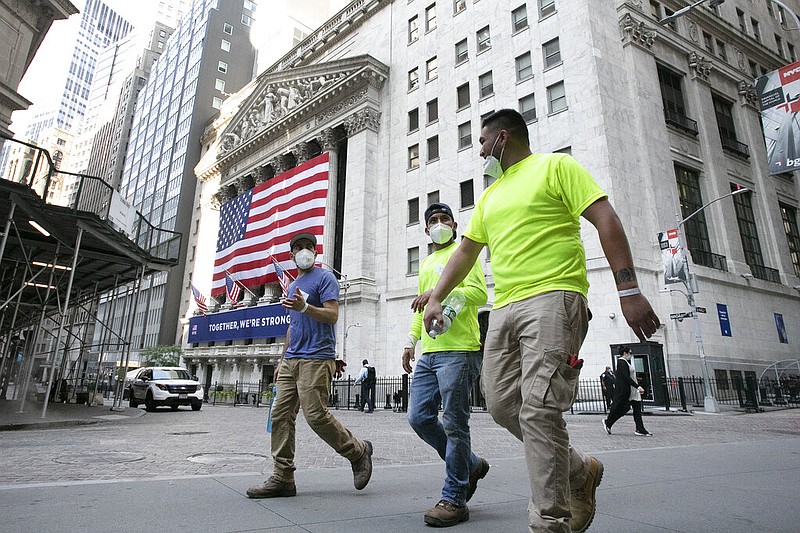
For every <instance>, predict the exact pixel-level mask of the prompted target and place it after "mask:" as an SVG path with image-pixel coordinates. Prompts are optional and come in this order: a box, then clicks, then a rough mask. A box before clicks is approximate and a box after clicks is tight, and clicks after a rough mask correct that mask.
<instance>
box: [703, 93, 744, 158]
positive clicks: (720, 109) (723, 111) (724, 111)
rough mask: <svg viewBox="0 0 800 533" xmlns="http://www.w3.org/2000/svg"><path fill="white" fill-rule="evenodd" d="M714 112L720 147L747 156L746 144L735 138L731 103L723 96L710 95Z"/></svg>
mask: <svg viewBox="0 0 800 533" xmlns="http://www.w3.org/2000/svg"><path fill="white" fill-rule="evenodd" d="M711 100H712V101H713V102H714V114H715V115H716V117H717V129H718V130H719V138H720V141H721V142H722V147H723V148H724V149H726V150H729V151H731V152H733V153H735V154H737V155H740V156H743V157H749V155H750V154H749V152H748V149H747V145H746V144H744V143H740V142H739V141H738V140H737V139H736V126H735V125H734V122H733V104H732V103H731V102H728V101H727V100H724V99H723V98H721V97H719V96H716V95H712V97H711Z"/></svg>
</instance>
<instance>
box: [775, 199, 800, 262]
mask: <svg viewBox="0 0 800 533" xmlns="http://www.w3.org/2000/svg"><path fill="white" fill-rule="evenodd" d="M778 205H779V206H780V208H781V218H782V219H783V230H784V231H785V232H786V241H787V242H788V243H789V255H790V256H791V257H792V265H794V275H795V276H800V230H798V228H797V209H796V208H794V207H791V206H788V205H786V204H778Z"/></svg>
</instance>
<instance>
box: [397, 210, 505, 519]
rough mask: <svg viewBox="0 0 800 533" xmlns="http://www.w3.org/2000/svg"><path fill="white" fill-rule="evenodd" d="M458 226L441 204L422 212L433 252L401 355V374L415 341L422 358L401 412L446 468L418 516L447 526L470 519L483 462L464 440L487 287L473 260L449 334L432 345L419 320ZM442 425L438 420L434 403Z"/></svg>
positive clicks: (459, 289)
mask: <svg viewBox="0 0 800 533" xmlns="http://www.w3.org/2000/svg"><path fill="white" fill-rule="evenodd" d="M456 228H457V224H456V222H455V221H454V220H453V212H452V210H451V209H450V207H449V206H448V205H447V204H442V203H434V204H431V205H430V206H429V207H428V209H426V210H425V234H426V235H428V236H429V237H430V238H431V241H433V253H432V254H430V255H429V256H428V257H426V258H425V260H424V261H422V264H421V265H420V268H419V278H418V279H419V296H418V297H417V298H416V299H415V300H414V302H413V303H412V306H411V307H412V309H414V311H417V312H415V313H414V320H413V322H412V324H411V329H410V331H409V334H408V339H409V341H408V343H407V344H406V346H405V348H404V349H403V370H405V371H406V372H407V373H409V374H410V373H411V371H412V370H411V361H413V360H414V349H415V346H416V344H417V342H418V341H419V340H420V339H421V340H422V355H421V356H420V358H419V361H417V364H416V368H415V369H414V379H413V380H412V381H411V395H410V398H409V405H408V422H409V424H411V427H412V428H413V429H414V431H415V432H416V433H417V435H419V436H420V438H421V439H422V440H424V441H425V442H427V443H428V444H430V445H431V446H432V447H433V448H434V449H435V450H436V451H437V452H438V453H439V457H441V458H442V459H443V460H444V462H445V474H446V475H445V481H444V487H443V488H442V496H441V499H440V501H439V503H437V504H436V506H435V507H433V508H432V509H429V510H428V511H426V512H425V516H424V519H425V523H426V524H429V525H432V526H438V527H448V526H454V525H456V524H458V523H460V522H465V521H467V520H469V509H468V508H467V501H468V500H469V499H470V498H471V497H472V495H473V494H474V492H475V489H476V487H477V484H478V480H479V479H483V477H484V476H486V473H487V472H488V471H489V463H487V462H486V461H485V460H484V459H481V458H479V457H478V456H476V455H475V454H474V453H472V447H471V443H470V434H469V407H470V406H469V398H470V391H471V390H472V385H473V383H474V382H475V380H476V379H477V378H478V375H479V374H480V369H481V360H482V356H481V352H480V331H479V327H478V307H479V306H481V305H483V304H485V303H486V298H487V296H486V281H485V280H484V277H483V270H482V269H481V265H480V263H479V262H477V261H473V262H472V266H471V268H470V269H469V272H468V273H467V275H466V277H465V279H464V280H463V281H462V282H461V283H460V284H459V285H458V286H457V287H455V288H454V289H453V291H454V292H459V293H461V294H463V295H464V297H465V298H466V303H465V304H464V308H463V309H462V310H461V311H459V312H458V314H457V315H456V317H455V319H454V320H453V323H452V325H451V326H450V328H449V329H448V330H447V331H445V332H444V333H441V334H439V335H436V338H431V337H430V336H429V335H428V331H430V329H428V328H423V327H422V313H421V311H422V310H423V309H424V308H425V302H426V301H427V299H428V296H429V294H430V290H431V288H432V287H433V286H434V285H435V284H436V282H437V281H438V279H439V276H440V275H441V273H442V271H443V270H444V266H445V264H447V261H448V260H449V259H450V256H451V255H453V252H454V251H455V250H456V248H458V246H457V245H456V243H455V239H456ZM440 403H441V404H442V408H443V409H442V411H443V412H442V419H441V421H440V420H439V404H440Z"/></svg>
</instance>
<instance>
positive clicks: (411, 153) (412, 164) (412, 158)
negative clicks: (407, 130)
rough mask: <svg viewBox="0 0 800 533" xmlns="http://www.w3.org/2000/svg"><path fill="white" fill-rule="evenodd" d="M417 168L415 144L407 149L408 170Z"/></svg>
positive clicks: (417, 153) (417, 146)
mask: <svg viewBox="0 0 800 533" xmlns="http://www.w3.org/2000/svg"><path fill="white" fill-rule="evenodd" d="M415 168H419V145H418V144H415V145H414V146H410V147H409V148H408V169H409V170H411V169H415Z"/></svg>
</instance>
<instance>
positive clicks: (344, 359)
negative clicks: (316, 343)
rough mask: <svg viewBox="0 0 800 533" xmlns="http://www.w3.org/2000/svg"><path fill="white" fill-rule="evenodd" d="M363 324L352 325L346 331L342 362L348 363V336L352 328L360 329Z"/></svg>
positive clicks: (343, 341)
mask: <svg viewBox="0 0 800 533" xmlns="http://www.w3.org/2000/svg"><path fill="white" fill-rule="evenodd" d="M360 327H361V324H358V323H356V324H350V325H349V326H347V327H346V328H345V330H344V339H342V360H343V361H347V335H348V334H349V333H350V328H360Z"/></svg>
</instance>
